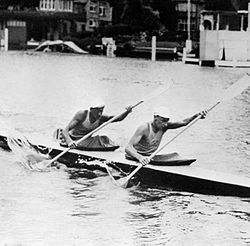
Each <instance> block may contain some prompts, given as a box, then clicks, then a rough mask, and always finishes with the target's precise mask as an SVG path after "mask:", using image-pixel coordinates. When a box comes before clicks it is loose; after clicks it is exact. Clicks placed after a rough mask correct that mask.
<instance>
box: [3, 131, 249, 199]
mask: <svg viewBox="0 0 250 246" xmlns="http://www.w3.org/2000/svg"><path fill="white" fill-rule="evenodd" d="M29 139H30V140H31V143H32V145H33V146H34V147H35V148H36V149H37V150H38V151H39V152H40V153H43V154H49V155H50V156H51V158H54V157H55V156H57V155H58V154H60V153H61V152H62V151H64V150H65V148H64V147H61V146H60V145H59V143H58V142H57V141H53V140H49V139H44V138H43V137H40V136H39V137H33V138H32V137H30V138H29ZM0 147H1V148H3V149H6V150H9V149H10V148H9V146H8V143H7V135H6V134H4V133H0ZM59 161H60V162H62V163H64V164H65V165H66V166H67V167H68V168H71V167H76V168H85V169H89V170H96V169H99V170H102V171H105V172H106V171H107V170H106V168H105V167H104V166H103V165H100V164H99V162H100V161H101V162H109V163H111V166H112V167H113V168H116V169H118V170H121V171H123V172H131V171H132V170H134V169H135V168H136V167H137V166H138V163H137V162H136V161H133V160H128V159H126V158H125V155H124V153H123V152H121V151H119V150H116V151H105V152H104V151H83V150H77V149H72V150H70V151H68V152H67V153H66V154H65V155H63V156H62V157H60V158H59ZM194 161H195V159H187V158H183V157H181V156H180V155H179V154H178V153H171V154H168V155H159V156H156V158H155V160H153V161H152V163H151V164H148V165H147V166H145V167H143V168H141V169H140V171H139V172H138V177H139V179H140V182H141V184H146V185H150V186H154V187H167V188H171V189H176V190H180V191H188V192H194V193H202V194H213V195H227V196H239V197H250V179H249V178H246V177H240V176H237V175H231V174H225V173H222V172H217V171H212V170H208V169H203V168H198V167H196V166H194V165H190V164H191V163H193V162H194Z"/></svg>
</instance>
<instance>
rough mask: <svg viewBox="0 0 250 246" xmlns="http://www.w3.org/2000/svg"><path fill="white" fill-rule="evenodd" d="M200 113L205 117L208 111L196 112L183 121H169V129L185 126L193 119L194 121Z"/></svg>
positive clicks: (202, 117)
mask: <svg viewBox="0 0 250 246" xmlns="http://www.w3.org/2000/svg"><path fill="white" fill-rule="evenodd" d="M199 115H201V119H204V118H205V117H206V115H207V111H206V110H205V111H202V112H200V113H197V114H194V115H193V116H191V117H188V118H186V119H184V120H182V121H177V122H169V123H168V126H167V129H176V128H179V127H183V126H186V125H188V124H189V123H190V122H191V121H193V120H194V119H195V118H196V117H198V116H199Z"/></svg>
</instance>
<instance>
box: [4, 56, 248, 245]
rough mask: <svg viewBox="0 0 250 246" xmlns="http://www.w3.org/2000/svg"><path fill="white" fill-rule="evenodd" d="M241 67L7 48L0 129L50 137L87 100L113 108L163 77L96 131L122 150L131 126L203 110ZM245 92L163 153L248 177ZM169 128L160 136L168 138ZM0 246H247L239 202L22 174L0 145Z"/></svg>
mask: <svg viewBox="0 0 250 246" xmlns="http://www.w3.org/2000/svg"><path fill="white" fill-rule="evenodd" d="M245 72H249V69H232V68H230V69H222V68H206V67H199V66H193V65H184V64H182V63H180V62H155V63H152V62H150V61H146V60H136V59H124V58H123V59H119V58H115V59H108V58H106V57H99V56H75V55H57V54H40V53H39V54H32V53H22V52H8V53H1V55H0V74H1V77H0V91H1V98H0V102H1V103H0V105H1V106H0V129H8V128H15V129H17V130H18V131H20V132H21V133H23V134H24V135H36V134H38V135H44V136H46V137H48V138H50V137H51V135H52V132H53V130H54V129H55V128H57V127H64V126H65V125H66V124H67V123H68V121H69V119H71V117H72V116H73V114H74V113H75V112H76V111H77V110H79V109H84V108H85V107H87V106H89V105H90V104H91V100H92V98H93V97H95V96H101V97H102V98H103V100H105V101H106V105H107V106H106V108H105V112H106V113H107V114H114V115H116V114H120V113H121V112H122V111H123V110H124V108H125V107H126V106H128V105H132V104H134V103H136V102H138V101H140V100H141V99H146V98H147V96H148V95H149V94H150V92H152V91H153V90H155V89H157V88H159V87H160V86H162V85H165V84H166V83H169V82H170V81H171V80H173V81H174V85H173V86H172V87H171V88H170V89H169V91H168V92H167V93H165V94H163V95H161V96H160V97H159V98H157V99H152V100H150V101H148V102H145V103H144V104H142V105H140V106H138V108H136V109H134V110H133V113H132V114H130V115H129V116H128V117H127V118H126V119H125V120H124V121H122V122H119V123H115V124H110V125H109V126H108V127H107V128H105V129H103V130H102V133H103V134H108V135H109V136H110V137H111V138H112V139H113V140H114V141H116V142H119V143H120V145H121V149H120V151H123V149H124V146H125V144H126V143H127V141H128V140H129V137H130V136H131V135H132V134H133V132H134V131H135V128H136V127H137V126H138V125H139V124H140V123H143V122H144V121H149V120H150V119H151V118H152V111H153V110H154V108H155V107H156V106H158V105H166V104H167V105H168V107H170V109H171V110H172V111H173V112H174V113H175V116H176V118H185V117H188V116H190V115H192V114H193V113H196V112H198V111H200V110H202V109H204V108H208V107H210V106H212V105H213V104H214V103H215V102H216V100H217V98H218V96H220V95H223V91H224V90H225V89H226V88H227V87H228V86H230V85H231V84H232V83H233V82H235V81H236V80H237V79H239V78H240V77H241V76H242V75H243V74H244V73H245ZM249 95H250V89H248V90H246V91H244V93H242V94H241V95H239V96H237V97H236V98H233V99H231V100H229V101H227V102H225V103H223V104H221V105H220V106H218V107H217V108H216V109H214V110H213V111H211V113H210V114H209V115H208V117H207V119H206V120H202V121H200V122H198V123H197V124H196V125H194V126H193V127H192V128H191V129H189V131H187V132H185V133H184V134H183V135H182V136H180V137H179V138H178V139H176V140H175V141H174V142H173V143H172V144H171V145H169V147H168V148H167V149H166V151H167V152H168V151H169V152H171V151H178V152H179V153H181V154H183V155H185V156H195V157H196V158H197V161H196V162H195V164H194V165H197V166H199V167H204V168H208V169H211V170H218V171H222V172H227V173H232V174H236V175H240V176H245V177H250V170H249V160H250V156H249V153H250V152H249V146H250V145H249V142H250V132H249V120H250V114H249V112H250V106H249ZM176 133H177V131H172V132H169V133H168V134H167V136H166V137H164V139H163V142H166V141H167V140H168V139H170V138H171V137H173V136H174V135H175V134H176ZM0 173H1V178H0V220H1V223H0V245H91V246H92V245H95V246H96V245H97V246H99V245H100V246H103V245H170V246H172V245H174V246H175V245H177V246H179V245H226V246H228V245H232V246H234V245H249V244H250V223H249V222H250V211H249V201H250V200H249V199H247V198H244V199H242V198H238V197H223V196H209V195H200V194H193V193H186V192H176V191H174V190H172V191H170V190H164V189H156V188H154V187H147V188H146V187H134V188H131V189H126V190H123V189H120V188H118V187H115V186H114V185H113V183H112V181H111V180H110V178H109V176H107V175H106V174H105V173H101V172H90V171H86V170H81V171H79V170H75V169H66V170H57V171H55V170H54V171H51V172H48V173H37V172H29V171H27V170H26V169H24V168H23V166H21V165H20V164H19V163H18V162H17V161H16V159H15V156H13V154H11V153H9V152H5V151H0Z"/></svg>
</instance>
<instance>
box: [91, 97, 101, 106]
mask: <svg viewBox="0 0 250 246" xmlns="http://www.w3.org/2000/svg"><path fill="white" fill-rule="evenodd" d="M104 107H105V103H104V101H103V100H102V99H101V98H95V99H94V100H93V101H92V102H91V105H90V108H104Z"/></svg>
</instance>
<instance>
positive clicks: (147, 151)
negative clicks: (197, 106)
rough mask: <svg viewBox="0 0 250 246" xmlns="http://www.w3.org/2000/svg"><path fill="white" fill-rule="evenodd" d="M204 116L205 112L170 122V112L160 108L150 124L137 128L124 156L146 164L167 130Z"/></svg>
mask: <svg viewBox="0 0 250 246" xmlns="http://www.w3.org/2000/svg"><path fill="white" fill-rule="evenodd" d="M206 114H207V111H202V112H201V113H197V114H195V115H193V116H191V117H189V118H187V119H184V120H182V121H171V113H170V111H169V110H167V109H166V108H163V107H160V108H159V109H158V110H157V111H155V112H154V118H153V121H152V122H147V123H145V124H143V125H141V126H139V127H138V128H137V130H136V132H135V133H134V135H133V136H132V138H131V139H130V141H129V143H128V145H127V146H126V148H125V152H126V156H127V157H130V158H131V157H132V158H135V159H136V160H138V161H139V162H140V163H141V164H142V165H146V164H148V163H149V162H150V158H149V156H150V155H151V154H152V153H154V152H155V151H156V150H157V149H158V147H159V145H160V143H161V140H162V137H163V135H164V134H165V133H166V131H167V130H169V129H176V128H179V127H183V126H186V125H188V124H189V123H190V122H191V121H193V120H194V119H195V118H196V117H197V116H199V115H201V118H202V119H204V118H205V116H206Z"/></svg>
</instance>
